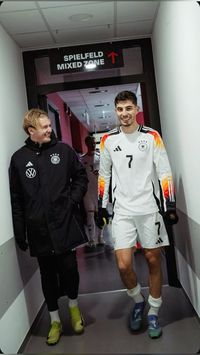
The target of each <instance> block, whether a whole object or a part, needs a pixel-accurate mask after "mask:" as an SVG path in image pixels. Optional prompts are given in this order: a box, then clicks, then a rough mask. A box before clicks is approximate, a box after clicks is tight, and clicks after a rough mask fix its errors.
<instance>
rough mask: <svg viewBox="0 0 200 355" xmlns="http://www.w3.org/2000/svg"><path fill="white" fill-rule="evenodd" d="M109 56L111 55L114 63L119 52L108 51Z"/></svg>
mask: <svg viewBox="0 0 200 355" xmlns="http://www.w3.org/2000/svg"><path fill="white" fill-rule="evenodd" d="M107 57H108V58H110V57H111V60H112V64H115V58H116V57H118V54H117V53H116V52H110V53H108V55H107Z"/></svg>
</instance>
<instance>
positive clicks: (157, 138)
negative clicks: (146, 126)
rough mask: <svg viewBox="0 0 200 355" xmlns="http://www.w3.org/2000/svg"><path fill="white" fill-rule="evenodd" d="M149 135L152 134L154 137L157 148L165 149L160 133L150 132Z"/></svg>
mask: <svg viewBox="0 0 200 355" xmlns="http://www.w3.org/2000/svg"><path fill="white" fill-rule="evenodd" d="M148 133H150V134H152V136H153V137H154V140H155V144H156V146H158V147H159V148H163V146H164V144H163V141H162V139H161V137H160V135H159V134H158V132H156V131H149V132H148Z"/></svg>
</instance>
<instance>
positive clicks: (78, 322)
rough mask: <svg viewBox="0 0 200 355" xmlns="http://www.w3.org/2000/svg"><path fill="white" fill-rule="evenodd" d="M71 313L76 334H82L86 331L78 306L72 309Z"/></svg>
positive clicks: (70, 309)
mask: <svg viewBox="0 0 200 355" xmlns="http://www.w3.org/2000/svg"><path fill="white" fill-rule="evenodd" d="M69 313H70V317H71V325H72V328H73V330H74V332H75V333H76V334H81V333H83V331H84V320H83V317H82V314H81V312H80V310H79V308H78V307H77V306H74V307H70V308H69Z"/></svg>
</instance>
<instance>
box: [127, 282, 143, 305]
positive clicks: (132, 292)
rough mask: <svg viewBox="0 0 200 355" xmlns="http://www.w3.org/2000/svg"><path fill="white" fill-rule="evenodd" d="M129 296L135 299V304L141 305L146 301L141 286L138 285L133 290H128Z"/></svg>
mask: <svg viewBox="0 0 200 355" xmlns="http://www.w3.org/2000/svg"><path fill="white" fill-rule="evenodd" d="M127 294H128V295H129V296H130V297H132V298H133V299H134V301H135V303H140V302H143V301H144V297H143V296H142V294H141V286H140V284H137V286H136V287H134V288H132V289H131V290H127Z"/></svg>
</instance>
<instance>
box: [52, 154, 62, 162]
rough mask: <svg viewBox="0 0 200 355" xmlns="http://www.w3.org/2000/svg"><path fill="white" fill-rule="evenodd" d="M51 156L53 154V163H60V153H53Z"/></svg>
mask: <svg viewBox="0 0 200 355" xmlns="http://www.w3.org/2000/svg"><path fill="white" fill-rule="evenodd" d="M50 156H51V162H52V164H59V163H60V157H59V154H57V153H54V154H51V155H50Z"/></svg>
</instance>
